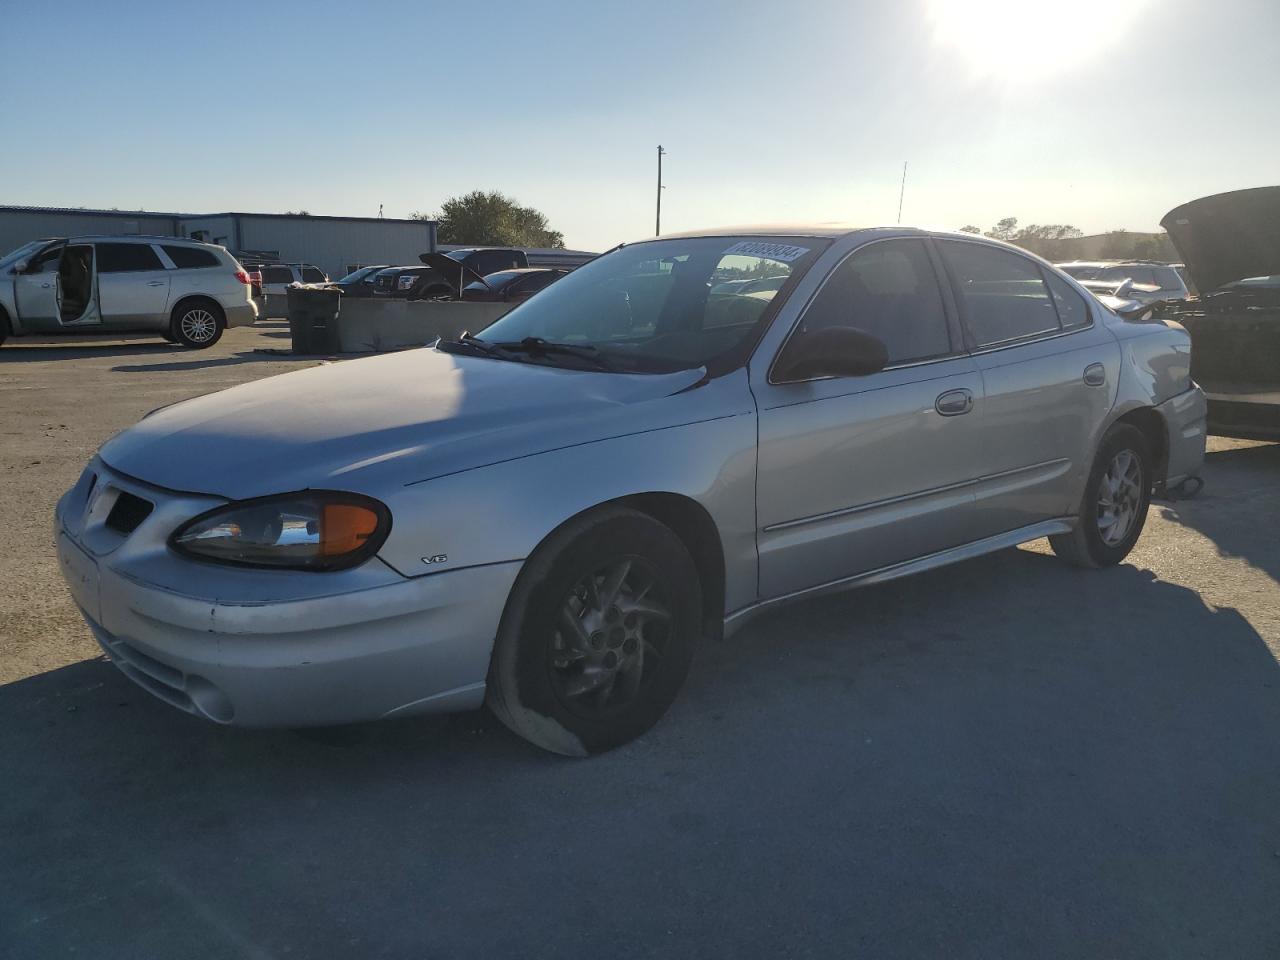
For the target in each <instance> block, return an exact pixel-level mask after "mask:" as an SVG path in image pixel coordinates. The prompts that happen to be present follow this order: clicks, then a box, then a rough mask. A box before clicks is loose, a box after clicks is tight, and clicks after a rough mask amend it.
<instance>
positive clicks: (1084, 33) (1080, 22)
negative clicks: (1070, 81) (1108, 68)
mask: <svg viewBox="0 0 1280 960" xmlns="http://www.w3.org/2000/svg"><path fill="white" fill-rule="evenodd" d="M926 3H927V10H928V16H929V21H930V25H931V27H932V29H933V39H934V40H935V41H936V42H937V43H938V44H940V45H941V46H943V47H946V48H950V49H951V50H953V51H954V52H956V53H958V54H959V55H960V57H961V58H962V60H963V61H964V63H965V65H966V66H967V67H968V69H969V70H970V71H971V72H972V73H974V74H976V75H981V76H991V75H999V76H1003V77H1006V78H1007V79H1008V80H1010V81H1011V82H1013V83H1020V82H1025V81H1033V80H1042V79H1044V78H1046V77H1050V76H1053V75H1057V74H1063V73H1067V72H1070V71H1071V70H1072V69H1073V68H1075V67H1076V66H1077V65H1079V64H1081V63H1083V62H1085V61H1087V60H1091V59H1092V58H1093V57H1094V56H1096V55H1097V54H1098V53H1100V52H1101V51H1103V50H1105V49H1107V48H1108V47H1111V46H1112V45H1113V44H1114V43H1117V42H1119V41H1121V40H1124V39H1127V35H1128V34H1129V32H1130V30H1131V29H1132V28H1133V27H1134V25H1135V21H1137V20H1138V19H1139V16H1140V15H1141V14H1142V13H1143V12H1144V10H1145V9H1146V8H1147V7H1149V6H1150V5H1151V0H1076V2H1074V3H1071V4H1064V3H1062V2H1061V0H926Z"/></svg>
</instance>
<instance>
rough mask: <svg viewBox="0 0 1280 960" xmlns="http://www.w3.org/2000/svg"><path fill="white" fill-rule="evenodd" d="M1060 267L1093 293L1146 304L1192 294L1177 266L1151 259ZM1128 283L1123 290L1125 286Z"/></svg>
mask: <svg viewBox="0 0 1280 960" xmlns="http://www.w3.org/2000/svg"><path fill="white" fill-rule="evenodd" d="M1057 267H1058V269H1059V270H1061V271H1063V272H1064V273H1066V274H1068V275H1070V276H1072V277H1074V278H1075V279H1076V280H1078V281H1080V285H1081V286H1083V287H1084V288H1085V289H1086V290H1088V291H1090V292H1091V293H1098V294H1102V295H1104V296H1116V297H1121V298H1123V299H1128V300H1137V301H1140V302H1142V303H1155V302H1157V301H1164V300H1185V299H1187V297H1189V296H1191V292H1190V291H1189V290H1188V289H1187V284H1186V281H1185V279H1184V278H1183V276H1182V274H1181V273H1180V272H1179V271H1178V269H1177V267H1176V266H1175V265H1174V264H1171V263H1155V262H1153V261H1150V260H1120V261H1084V260H1077V261H1073V262H1071V263H1059V264H1057ZM1126 283H1127V284H1128V286H1125V287H1124V289H1123V290H1121V289H1120V288H1121V286H1122V285H1123V284H1126Z"/></svg>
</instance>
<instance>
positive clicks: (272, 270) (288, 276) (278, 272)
mask: <svg viewBox="0 0 1280 960" xmlns="http://www.w3.org/2000/svg"><path fill="white" fill-rule="evenodd" d="M262 282H263V283H293V271H292V270H290V269H289V268H288V267H263V268H262Z"/></svg>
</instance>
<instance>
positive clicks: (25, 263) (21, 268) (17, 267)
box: [13, 260, 31, 274]
mask: <svg viewBox="0 0 1280 960" xmlns="http://www.w3.org/2000/svg"><path fill="white" fill-rule="evenodd" d="M29 266H31V261H29V260H19V261H18V262H17V263H15V264H14V265H13V272H14V273H15V274H16V273H26V272H27V267H29Z"/></svg>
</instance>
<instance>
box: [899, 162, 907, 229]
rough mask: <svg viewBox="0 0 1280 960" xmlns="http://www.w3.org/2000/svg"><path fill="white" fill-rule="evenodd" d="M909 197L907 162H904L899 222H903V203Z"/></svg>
mask: <svg viewBox="0 0 1280 960" xmlns="http://www.w3.org/2000/svg"><path fill="white" fill-rule="evenodd" d="M906 196H907V161H905V160H903V161H902V189H901V190H899V191H898V222H899V223H901V222H902V201H903V200H904V199H905V198H906Z"/></svg>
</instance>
